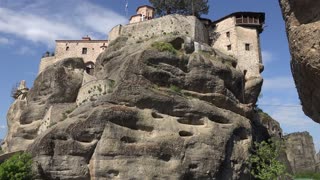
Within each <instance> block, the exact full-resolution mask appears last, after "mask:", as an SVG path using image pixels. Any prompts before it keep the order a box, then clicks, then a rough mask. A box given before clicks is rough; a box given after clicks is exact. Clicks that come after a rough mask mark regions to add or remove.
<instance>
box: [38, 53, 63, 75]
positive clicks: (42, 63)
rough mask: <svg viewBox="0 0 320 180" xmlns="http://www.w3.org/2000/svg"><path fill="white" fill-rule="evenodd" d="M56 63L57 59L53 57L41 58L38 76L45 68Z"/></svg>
mask: <svg viewBox="0 0 320 180" xmlns="http://www.w3.org/2000/svg"><path fill="white" fill-rule="evenodd" d="M56 62H58V59H56V57H55V56H51V57H44V58H41V60H40V65H39V72H38V74H40V73H41V72H42V71H43V70H44V69H45V68H47V67H48V66H50V65H52V64H54V63H56Z"/></svg>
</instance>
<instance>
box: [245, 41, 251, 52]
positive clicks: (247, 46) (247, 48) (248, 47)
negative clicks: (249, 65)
mask: <svg viewBox="0 0 320 180" xmlns="http://www.w3.org/2000/svg"><path fill="white" fill-rule="evenodd" d="M245 49H246V51H250V44H249V43H246V44H245Z"/></svg>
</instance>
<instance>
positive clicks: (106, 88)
mask: <svg viewBox="0 0 320 180" xmlns="http://www.w3.org/2000/svg"><path fill="white" fill-rule="evenodd" d="M112 86H113V83H112V82H111V81H110V80H94V81H90V82H88V83H86V84H84V85H83V86H82V87H81V88H80V90H79V94H78V97H77V101H76V103H77V105H81V104H83V103H86V102H89V101H95V100H96V99H97V97H99V96H103V95H106V94H107V93H110V92H111V91H112Z"/></svg>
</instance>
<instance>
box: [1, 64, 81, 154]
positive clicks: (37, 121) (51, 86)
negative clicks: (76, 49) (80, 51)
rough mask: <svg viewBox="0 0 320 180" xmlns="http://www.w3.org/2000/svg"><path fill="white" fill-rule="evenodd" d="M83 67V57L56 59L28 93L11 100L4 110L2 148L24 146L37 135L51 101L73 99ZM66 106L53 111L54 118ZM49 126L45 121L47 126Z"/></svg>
mask: <svg viewBox="0 0 320 180" xmlns="http://www.w3.org/2000/svg"><path fill="white" fill-rule="evenodd" d="M83 68H84V63H83V61H82V59H66V60H64V61H62V62H59V63H57V64H56V65H55V66H51V67H49V68H48V69H46V71H45V72H43V73H41V74H40V75H39V76H38V77H37V79H36V80H35V83H34V86H33V88H32V89H31V90H30V91H29V93H28V95H27V97H25V98H18V99H16V100H15V101H14V103H13V104H12V105H11V107H10V109H9V111H8V114H7V122H8V134H7V136H6V138H5V140H4V144H3V145H2V148H3V149H4V151H5V152H15V151H20V150H25V149H26V148H27V147H28V145H30V144H31V143H32V142H33V141H34V139H35V138H36V137H37V136H38V134H39V128H40V126H41V125H43V123H44V122H45V119H44V118H45V115H46V114H47V112H48V110H49V109H50V107H51V106H52V105H59V104H60V105H61V104H67V105H68V104H70V103H71V104H72V103H74V102H75V99H76V97H77V93H78V90H79V88H80V86H81V83H82V74H83ZM68 106H69V105H68ZM67 109H68V107H67V106H66V109H63V110H61V111H58V112H56V113H57V114H56V115H55V118H56V119H57V120H56V121H57V122H58V121H60V120H61V119H63V118H62V114H63V112H64V111H65V110H67ZM57 122H55V123H57ZM49 126H50V124H47V125H46V128H48V127H49Z"/></svg>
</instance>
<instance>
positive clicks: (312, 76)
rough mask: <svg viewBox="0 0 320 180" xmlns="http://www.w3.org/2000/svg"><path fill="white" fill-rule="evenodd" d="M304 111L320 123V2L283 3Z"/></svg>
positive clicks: (284, 0)
mask: <svg viewBox="0 0 320 180" xmlns="http://www.w3.org/2000/svg"><path fill="white" fill-rule="evenodd" d="M279 2H280V5H281V8H282V12H283V18H284V20H285V22H286V29H287V34H288V39H289V45H290V51H291V56H292V60H291V69H292V74H293V77H294V80H295V83H296V87H297V90H298V94H299V97H300V99H301V102H302V106H303V111H304V112H305V114H306V115H307V116H309V117H310V118H312V119H313V120H314V121H316V122H319V123H320V110H319V109H320V76H319V73H320V67H319V66H320V21H319V20H320V10H319V7H320V1H318V0H279Z"/></svg>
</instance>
